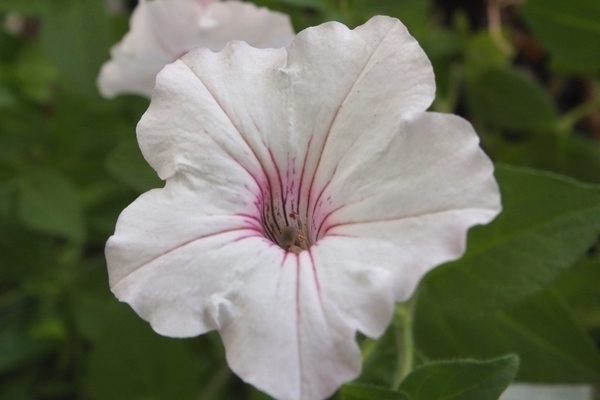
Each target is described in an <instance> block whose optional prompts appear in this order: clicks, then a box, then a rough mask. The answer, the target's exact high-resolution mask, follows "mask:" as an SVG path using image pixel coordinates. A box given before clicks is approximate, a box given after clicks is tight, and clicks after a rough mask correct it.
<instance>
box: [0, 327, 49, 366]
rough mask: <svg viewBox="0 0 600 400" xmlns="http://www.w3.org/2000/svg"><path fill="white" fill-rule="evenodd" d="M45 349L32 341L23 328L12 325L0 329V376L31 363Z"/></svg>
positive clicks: (42, 345)
mask: <svg viewBox="0 0 600 400" xmlns="http://www.w3.org/2000/svg"><path fill="white" fill-rule="evenodd" d="M21 325H22V324H21ZM47 347H48V346H45V345H44V344H42V343H41V342H38V341H35V340H33V339H32V338H31V337H30V335H29V334H28V333H27V330H26V328H25V327H24V326H20V325H16V324H13V325H9V326H8V327H6V328H0V374H2V373H6V372H7V371H10V370H11V369H14V368H16V367H22V366H23V364H25V363H28V362H31V361H32V360H34V359H35V358H37V357H39V356H40V355H41V354H42V353H43V352H44V351H45V350H46V349H47Z"/></svg>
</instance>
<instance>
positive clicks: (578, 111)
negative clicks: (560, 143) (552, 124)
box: [558, 98, 600, 134]
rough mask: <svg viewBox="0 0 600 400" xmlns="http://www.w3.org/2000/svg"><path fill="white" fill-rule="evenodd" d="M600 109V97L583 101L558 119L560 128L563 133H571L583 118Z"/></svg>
mask: <svg viewBox="0 0 600 400" xmlns="http://www.w3.org/2000/svg"><path fill="white" fill-rule="evenodd" d="M599 109H600V98H597V99H593V100H590V101H588V102H585V103H582V104H580V105H578V106H577V107H575V108H573V109H572V110H570V111H569V112H567V113H566V114H564V115H563V116H562V117H561V118H560V119H559V120H558V130H559V132H561V133H564V134H566V133H569V132H570V131H571V129H573V126H574V125H575V124H576V123H577V122H578V121H579V120H581V119H583V118H585V117H586V116H588V115H589V114H591V113H594V112H596V111H598V110H599Z"/></svg>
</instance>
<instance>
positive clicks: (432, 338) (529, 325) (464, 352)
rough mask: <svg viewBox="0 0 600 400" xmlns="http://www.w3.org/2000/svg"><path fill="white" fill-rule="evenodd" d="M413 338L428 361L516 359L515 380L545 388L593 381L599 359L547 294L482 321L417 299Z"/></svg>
mask: <svg viewBox="0 0 600 400" xmlns="http://www.w3.org/2000/svg"><path fill="white" fill-rule="evenodd" d="M415 337H416V340H417V345H418V347H419V349H420V350H421V351H423V352H424V353H425V354H426V355H427V356H429V357H434V358H450V357H474V358H485V357H497V356H499V355H501V354H506V353H507V352H511V353H516V354H518V355H519V357H520V359H521V367H520V369H519V374H518V376H519V380H523V381H532V382H550V383H580V382H596V381H598V380H599V379H600V355H599V353H598V350H597V349H596V348H595V346H594V344H593V342H592V341H591V340H590V338H589V337H588V336H587V334H586V333H585V331H584V330H583V329H582V328H581V326H580V325H579V324H578V323H577V322H576V321H575V320H574V319H573V317H572V316H571V314H570V310H569V309H568V308H567V307H566V305H565V304H564V302H563V301H562V300H561V299H560V297H559V296H558V295H557V293H555V292H554V291H551V290H548V291H545V292H542V293H541V294H538V295H537V296H534V297H533V298H531V299H529V300H528V301H526V302H524V303H522V304H520V305H519V306H517V307H515V308H514V309H511V310H508V311H499V312H497V313H494V314H491V315H487V316H485V317H479V318H477V317H472V318H469V317H466V316H465V317H459V316H456V315H453V314H449V313H447V312H445V311H444V309H443V308H441V307H439V304H438V303H437V302H436V301H435V300H434V299H433V298H432V297H431V296H429V295H428V293H427V290H426V289H425V290H424V291H423V292H422V293H420V295H419V302H418V308H417V313H416V325H415Z"/></svg>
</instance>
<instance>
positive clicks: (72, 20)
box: [41, 0, 110, 96]
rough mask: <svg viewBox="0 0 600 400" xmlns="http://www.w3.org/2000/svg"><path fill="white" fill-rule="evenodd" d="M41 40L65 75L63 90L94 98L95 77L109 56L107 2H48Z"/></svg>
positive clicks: (62, 0)
mask: <svg viewBox="0 0 600 400" xmlns="http://www.w3.org/2000/svg"><path fill="white" fill-rule="evenodd" d="M74 32H77V34H74ZM41 39H42V46H43V48H44V49H45V51H46V54H47V55H48V57H49V58H50V59H51V60H52V61H53V62H54V64H55V65H56V67H57V68H58V71H59V72H60V73H61V75H62V78H63V84H64V86H63V88H64V89H65V90H66V91H68V92H69V93H74V94H85V95H88V96H93V95H94V94H95V93H96V76H97V75H98V71H99V70H100V66H101V65H102V63H103V62H104V61H106V59H108V56H109V55H108V48H109V45H110V44H109V20H108V15H107V13H106V9H105V6H104V0H86V1H81V0H60V1H49V2H47V11H46V13H45V15H44V20H43V24H42V30H41Z"/></svg>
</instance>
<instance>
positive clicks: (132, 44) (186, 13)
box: [98, 0, 294, 97]
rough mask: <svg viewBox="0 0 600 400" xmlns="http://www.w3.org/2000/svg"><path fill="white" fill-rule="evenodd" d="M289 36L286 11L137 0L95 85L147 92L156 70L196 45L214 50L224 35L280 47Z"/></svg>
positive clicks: (189, 0) (188, 0)
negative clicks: (119, 40) (123, 33)
mask: <svg viewBox="0 0 600 400" xmlns="http://www.w3.org/2000/svg"><path fill="white" fill-rule="evenodd" d="M293 36H294V32H293V28H292V26H291V22H290V20H289V17H288V16H286V15H284V14H281V13H278V12H273V11H269V10H268V9H266V8H259V7H257V6H255V5H254V4H250V3H242V2H238V1H226V2H208V1H204V2H203V1H198V0H153V1H148V0H141V1H140V3H139V5H138V6H137V7H136V9H135V10H134V12H133V15H132V17H131V22H130V30H129V32H128V33H127V35H125V37H124V38H123V40H122V41H121V42H120V43H118V44H117V45H115V46H114V47H113V48H112V49H111V60H110V61H108V62H107V63H105V64H104V65H103V66H102V69H101V71H100V75H99V77H98V87H99V89H100V92H101V93H102V95H103V96H105V97H114V96H116V95H118V94H122V93H136V94H141V95H144V96H148V97H149V96H150V95H151V94H152V89H153V87H154V81H155V77H156V74H157V73H158V72H159V71H160V70H161V69H162V68H163V67H164V66H165V65H166V64H168V63H171V62H173V61H175V60H176V59H177V58H179V57H181V56H182V55H184V54H185V53H187V52H188V51H190V50H191V49H194V48H196V47H199V46H204V47H208V48H210V49H211V50H214V51H218V50H221V49H222V48H223V46H224V45H225V44H226V43H227V42H228V41H230V40H244V41H246V42H248V43H249V44H250V45H252V46H255V47H261V48H263V47H264V48H267V47H284V46H287V45H289V43H290V41H291V40H292V38H293Z"/></svg>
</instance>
